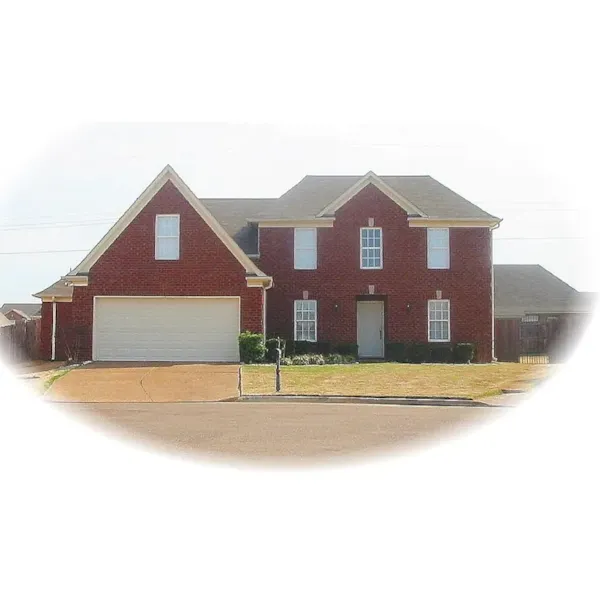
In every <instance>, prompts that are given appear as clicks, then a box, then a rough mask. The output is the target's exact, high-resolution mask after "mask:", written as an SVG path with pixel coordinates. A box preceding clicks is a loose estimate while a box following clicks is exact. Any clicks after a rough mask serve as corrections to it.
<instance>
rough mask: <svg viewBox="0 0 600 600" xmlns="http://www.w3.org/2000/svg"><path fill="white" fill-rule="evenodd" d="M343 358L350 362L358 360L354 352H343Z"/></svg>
mask: <svg viewBox="0 0 600 600" xmlns="http://www.w3.org/2000/svg"><path fill="white" fill-rule="evenodd" d="M342 358H343V359H344V363H346V364H350V363H355V362H356V356H354V355H353V354H342Z"/></svg>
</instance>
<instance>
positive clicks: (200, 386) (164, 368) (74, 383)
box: [48, 362, 239, 402]
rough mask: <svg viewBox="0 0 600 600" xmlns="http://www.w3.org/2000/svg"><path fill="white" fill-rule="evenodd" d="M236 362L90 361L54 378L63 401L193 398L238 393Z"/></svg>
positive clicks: (53, 394) (53, 395) (54, 392)
mask: <svg viewBox="0 0 600 600" xmlns="http://www.w3.org/2000/svg"><path fill="white" fill-rule="evenodd" d="M238 372H239V365H235V364H232V365H222V364H220V365H217V364H207V363H203V364H191V363H122V362H118V363H104V362H102V363H90V364H88V365H83V366H81V367H78V368H76V369H73V370H71V371H69V372H68V373H67V374H66V375H64V376H63V377H61V378H60V379H58V380H57V381H55V382H54V384H53V385H52V387H51V388H50V391H49V393H48V397H49V398H50V399H51V400H55V401H62V402H196V401H215V400H229V399H235V398H237V397H238Z"/></svg>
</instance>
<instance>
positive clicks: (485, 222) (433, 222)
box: [408, 217, 502, 229]
mask: <svg viewBox="0 0 600 600" xmlns="http://www.w3.org/2000/svg"><path fill="white" fill-rule="evenodd" d="M500 221H502V219H479V218H470V217H469V218H461V219H435V218H431V219H430V218H420V217H408V226H409V227H434V228H435V229H445V228H448V227H485V228H493V229H495V228H496V227H498V226H499V225H500Z"/></svg>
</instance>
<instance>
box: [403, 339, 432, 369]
mask: <svg viewBox="0 0 600 600" xmlns="http://www.w3.org/2000/svg"><path fill="white" fill-rule="evenodd" d="M406 357H407V360H408V362H409V363H413V364H418V363H424V362H427V360H429V345H428V344H426V343H424V342H411V343H410V344H408V346H407V350H406Z"/></svg>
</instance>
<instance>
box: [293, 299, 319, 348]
mask: <svg viewBox="0 0 600 600" xmlns="http://www.w3.org/2000/svg"><path fill="white" fill-rule="evenodd" d="M294 339H295V340H297V341H303V342H316V341H317V301H316V300H296V301H295V302H294Z"/></svg>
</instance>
